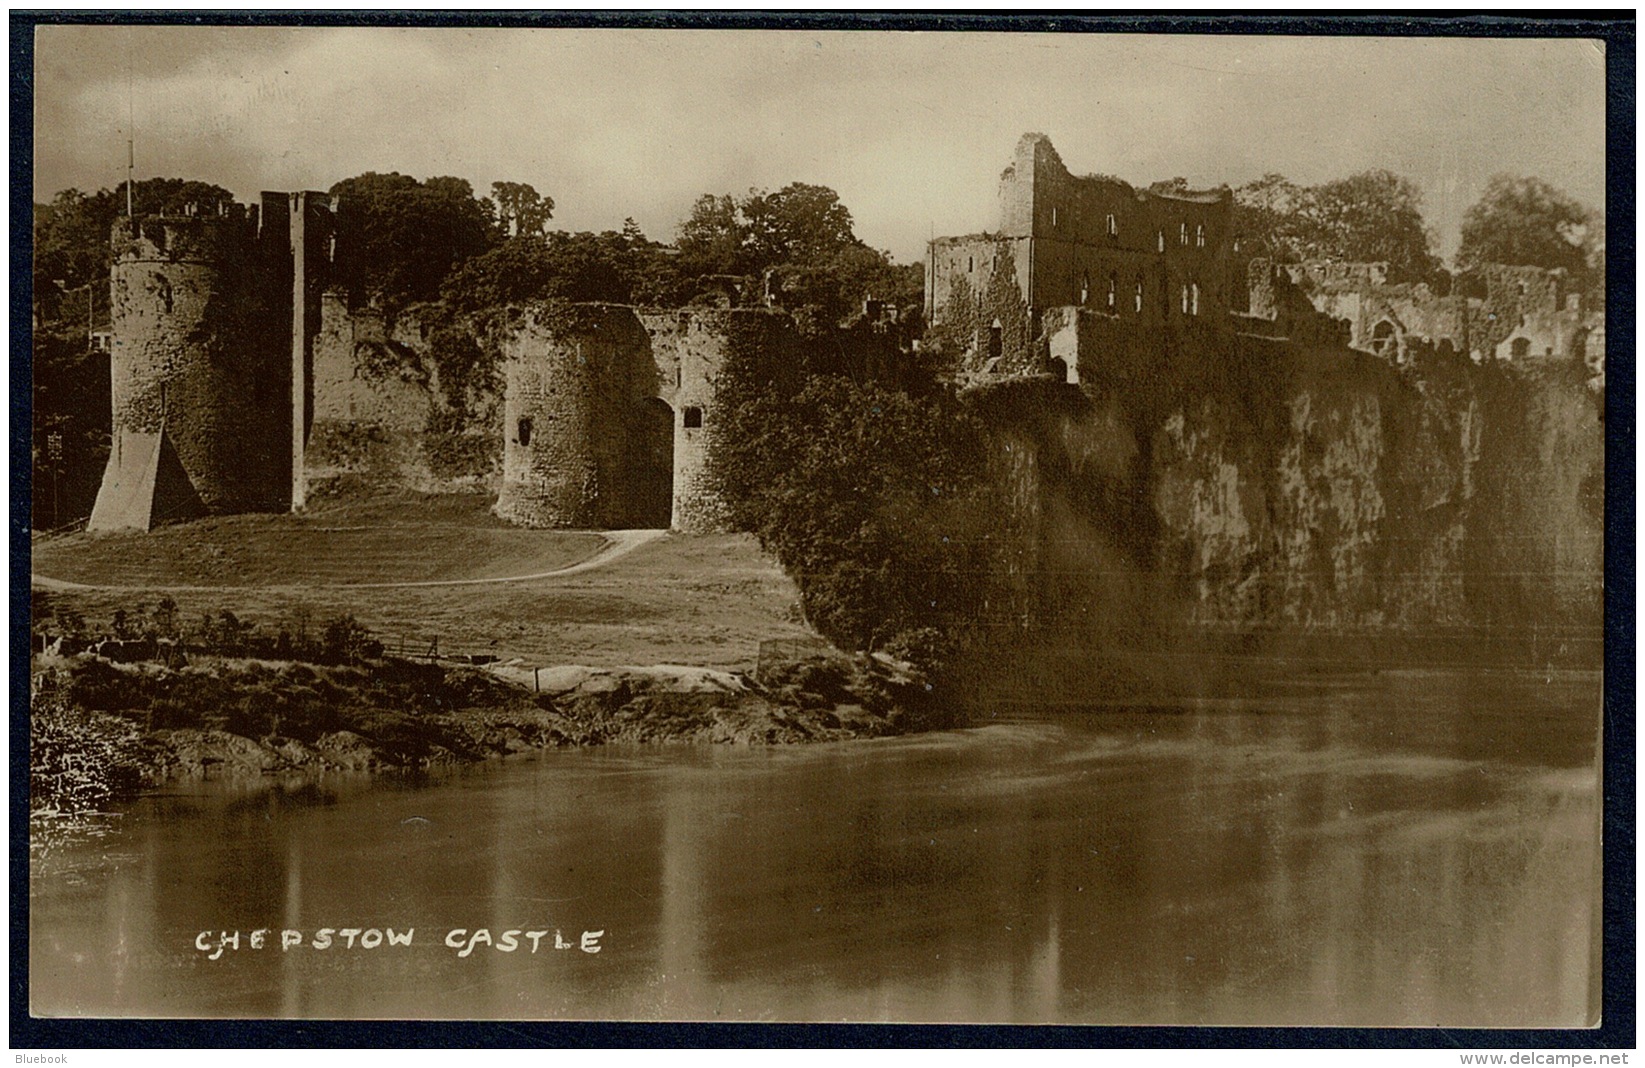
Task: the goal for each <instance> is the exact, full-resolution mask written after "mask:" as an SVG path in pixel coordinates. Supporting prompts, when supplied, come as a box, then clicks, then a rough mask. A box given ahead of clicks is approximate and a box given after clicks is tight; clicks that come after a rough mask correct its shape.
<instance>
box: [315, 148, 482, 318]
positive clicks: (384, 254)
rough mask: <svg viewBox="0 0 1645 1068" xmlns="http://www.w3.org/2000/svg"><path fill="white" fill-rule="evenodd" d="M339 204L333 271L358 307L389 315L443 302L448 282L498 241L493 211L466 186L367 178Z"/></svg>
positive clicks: (356, 181) (352, 181) (339, 192)
mask: <svg viewBox="0 0 1645 1068" xmlns="http://www.w3.org/2000/svg"><path fill="white" fill-rule="evenodd" d="M331 193H332V195H333V196H335V197H337V198H338V219H337V225H338V228H339V230H340V231H341V232H342V233H341V237H340V240H339V241H338V243H337V250H338V256H337V264H336V271H337V274H338V276H339V280H340V281H341V282H342V283H343V284H344V285H345V286H347V288H348V289H349V290H350V292H351V293H352V294H353V296H354V298H355V299H356V300H360V301H375V302H377V303H380V304H382V305H383V306H384V307H387V308H389V309H390V310H393V309H397V308H400V307H403V306H405V305H407V304H411V303H415V302H417V301H426V300H433V299H435V298H436V297H437V296H438V295H439V291H440V285H441V283H442V282H444V281H445V279H446V276H447V275H449V274H450V273H451V272H452V271H453V270H454V269H456V268H457V267H459V266H461V265H462V264H463V263H465V262H467V261H468V260H469V259H471V258H473V257H474V256H477V255H479V254H480V253H482V252H484V251H486V250H487V249H488V248H490V247H491V246H492V244H493V242H494V240H495V231H496V218H495V214H494V212H495V209H494V207H493V205H492V204H491V203H490V202H489V201H483V200H477V199H476V198H475V197H474V189H473V187H472V186H471V185H469V183H468V182H467V181H466V180H464V179H462V178H430V179H428V180H427V181H426V182H419V181H418V180H417V179H415V178H412V177H410V176H408V175H404V174H397V173H396V174H377V173H375V172H367V173H365V174H362V175H359V176H357V177H354V178H347V179H344V180H343V181H341V182H338V183H337V184H336V185H333V186H332V187H331Z"/></svg>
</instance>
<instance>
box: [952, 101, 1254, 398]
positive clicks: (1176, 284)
mask: <svg viewBox="0 0 1645 1068" xmlns="http://www.w3.org/2000/svg"><path fill="white" fill-rule="evenodd" d="M1232 208H1233V194H1232V193H1231V192H1230V191H1229V190H1228V189H1227V188H1226V187H1224V188H1221V189H1215V190H1209V191H1203V192H1193V191H1181V190H1170V189H1166V188H1164V187H1154V188H1149V189H1136V188H1133V187H1132V186H1131V185H1129V184H1127V183H1126V182H1123V181H1121V180H1120V179H1118V178H1110V177H1106V176H1101V175H1091V176H1087V177H1075V176H1073V175H1072V174H1070V173H1069V172H1068V168H1067V167H1065V166H1064V165H1063V162H1062V159H1061V157H1059V156H1058V155H1057V151H1056V149H1055V148H1053V147H1052V145H1051V142H1050V140H1049V139H1048V138H1046V137H1045V136H1044V135H1042V134H1025V135H1024V136H1023V138H1022V139H1021V140H1020V141H1019V142H1018V143H1017V150H1016V155H1015V157H1014V158H1013V160H1012V162H1011V165H1010V166H1009V167H1007V168H1006V169H1005V172H1004V173H1003V174H1002V175H1001V176H1000V185H999V226H998V229H996V230H994V231H992V232H988V233H979V234H972V235H969V236H966V237H944V238H938V239H936V240H935V241H932V242H931V245H930V250H929V253H928V255H927V260H926V286H925V313H926V322H927V323H928V324H930V325H931V326H933V327H935V328H937V329H938V330H939V331H942V332H945V333H947V334H948V335H949V336H952V337H954V338H955V339H956V341H957V342H958V343H959V344H960V345H961V346H963V347H964V348H965V349H966V350H967V352H968V359H967V361H966V363H967V367H968V369H970V370H974V371H976V372H980V373H983V374H1012V373H1022V372H1031V371H1039V370H1044V369H1046V368H1045V361H1046V359H1047V357H1046V355H1045V354H1044V352H1042V351H1041V352H1037V351H1036V342H1038V341H1039V340H1040V339H1041V338H1042V336H1043V335H1047V334H1048V333H1049V334H1055V333H1056V332H1057V330H1058V329H1059V328H1062V327H1065V326H1066V327H1070V328H1071V324H1073V323H1074V322H1075V321H1076V320H1077V318H1078V316H1079V315H1081V314H1086V315H1101V316H1106V317H1108V318H1110V319H1112V320H1114V321H1117V322H1125V323H1128V324H1132V325H1135V326H1139V327H1141V328H1143V329H1149V330H1153V329H1158V328H1160V327H1164V326H1167V325H1170V324H1175V323H1178V322H1180V321H1182V320H1186V319H1206V320H1216V319H1218V318H1226V312H1227V310H1228V307H1229V299H1228V296H1229V294H1228V291H1229V284H1228V283H1229V264H1230V262H1231V255H1232V251H1231V249H1232V245H1233V242H1232V239H1231V233H1230V228H1231V214H1232ZM1048 312H1052V313H1053V314H1052V315H1051V317H1049V318H1048V317H1047V313H1048ZM1070 336H1072V335H1070ZM1057 348H1058V352H1057V353H1056V354H1054V355H1053V356H1051V357H1049V358H1057V359H1062V360H1064V363H1065V366H1066V370H1067V372H1068V373H1069V374H1070V375H1072V376H1073V377H1071V378H1070V381H1078V371H1077V364H1078V360H1079V353H1078V352H1077V351H1074V350H1067V351H1064V350H1065V349H1066V348H1067V346H1066V345H1060V344H1059V345H1057ZM1070 358H1071V359H1072V361H1073V362H1071V363H1070V362H1068V361H1069V360H1070Z"/></svg>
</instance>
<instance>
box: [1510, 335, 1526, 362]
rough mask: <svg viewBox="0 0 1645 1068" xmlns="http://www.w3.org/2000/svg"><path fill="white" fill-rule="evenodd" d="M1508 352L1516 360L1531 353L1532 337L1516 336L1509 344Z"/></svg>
mask: <svg viewBox="0 0 1645 1068" xmlns="http://www.w3.org/2000/svg"><path fill="white" fill-rule="evenodd" d="M1508 354H1509V355H1510V356H1512V357H1513V358H1514V359H1516V360H1519V359H1523V358H1525V357H1526V356H1529V355H1530V354H1531V339H1530V338H1528V337H1516V338H1514V340H1513V342H1512V343H1511V344H1510V345H1509V346H1508Z"/></svg>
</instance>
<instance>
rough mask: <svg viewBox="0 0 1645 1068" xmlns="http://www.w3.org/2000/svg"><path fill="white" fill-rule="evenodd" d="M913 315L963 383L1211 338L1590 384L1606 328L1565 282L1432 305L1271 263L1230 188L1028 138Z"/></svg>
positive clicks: (1462, 295)
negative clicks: (1144, 178)
mask: <svg viewBox="0 0 1645 1068" xmlns="http://www.w3.org/2000/svg"><path fill="white" fill-rule="evenodd" d="M925 313H926V322H927V323H928V324H929V325H930V326H931V327H932V328H933V330H934V332H935V334H936V335H937V336H938V337H947V338H948V339H951V340H952V342H953V343H954V344H955V345H956V346H957V347H958V348H959V349H961V350H962V352H963V354H964V355H963V359H962V361H961V371H962V373H964V374H966V375H968V376H970V377H978V376H981V377H1000V376H1011V375H1019V374H1033V373H1044V372H1048V371H1049V372H1053V373H1057V374H1059V375H1063V376H1065V377H1066V380H1067V381H1070V382H1079V381H1080V377H1081V376H1080V368H1081V365H1082V363H1083V364H1084V365H1085V366H1087V367H1089V366H1090V364H1091V361H1093V360H1100V359H1101V358H1102V351H1103V348H1104V346H1105V345H1109V344H1119V345H1124V344H1129V343H1130V341H1131V339H1133V338H1134V337H1137V336H1151V337H1163V336H1167V335H1175V334H1181V333H1183V332H1200V333H1203V332H1205V331H1208V330H1209V331H1212V332H1236V333H1243V334H1251V335H1254V336H1260V337H1270V338H1284V339H1292V340H1297V341H1301V342H1307V343H1314V342H1325V343H1332V344H1340V345H1342V346H1345V347H1347V348H1351V349H1355V350H1358V351H1361V352H1370V353H1374V354H1376V355H1380V356H1384V357H1387V358H1389V359H1391V360H1394V361H1396V362H1405V361H1406V360H1409V359H1411V358H1413V357H1414V356H1416V355H1418V354H1421V353H1446V352H1449V353H1453V354H1462V355H1467V356H1470V357H1471V358H1472V359H1473V360H1474V361H1475V362H1480V361H1484V360H1514V359H1518V360H1524V359H1536V360H1555V361H1562V362H1564V361H1574V362H1576V363H1585V364H1587V365H1588V367H1589V371H1590V374H1593V375H1602V374H1603V369H1602V365H1603V359H1604V356H1603V352H1604V319H1603V315H1601V314H1598V313H1596V312H1594V311H1592V310H1590V309H1586V308H1584V307H1583V305H1582V300H1581V298H1580V296H1579V295H1578V294H1576V293H1575V292H1574V291H1572V289H1571V287H1570V286H1569V284H1568V282H1567V279H1566V277H1565V275H1564V272H1562V271H1547V270H1542V269H1540V268H1536V267H1510V266H1502V265H1495V264H1493V265H1485V266H1482V267H1480V268H1478V269H1476V270H1473V271H1470V272H1466V273H1464V274H1463V275H1461V276H1459V277H1458V278H1457V279H1456V280H1455V283H1454V285H1453V286H1452V288H1451V292H1449V293H1446V294H1440V293H1436V292H1435V291H1434V290H1433V289H1431V288H1430V287H1429V286H1428V285H1426V284H1421V283H1417V284H1401V285H1389V284H1388V283H1387V264H1381V263H1339V262H1308V263H1294V264H1279V263H1275V262H1273V260H1272V259H1271V258H1269V257H1268V256H1267V254H1266V252H1265V251H1264V250H1262V249H1261V248H1259V247H1256V246H1255V245H1254V244H1253V243H1251V241H1250V240H1249V239H1248V238H1246V237H1243V236H1242V235H1240V234H1238V233H1236V232H1235V231H1234V228H1233V195H1232V193H1231V192H1230V191H1229V190H1228V188H1227V187H1226V186H1224V187H1221V188H1218V189H1214V190H1205V191H1192V190H1183V189H1178V188H1175V187H1172V186H1167V185H1155V186H1150V187H1148V188H1143V189H1139V188H1135V187H1133V186H1131V185H1129V184H1127V183H1126V182H1124V181H1121V180H1120V179H1118V178H1112V177H1108V176H1104V175H1088V176H1083V177H1076V176H1074V175H1072V174H1070V173H1069V171H1068V168H1067V167H1066V166H1064V164H1063V162H1062V159H1061V157H1059V156H1058V155H1057V151H1056V149H1055V148H1054V147H1052V145H1051V142H1050V140H1049V139H1047V138H1046V137H1045V136H1044V135H1042V134H1025V135H1024V136H1023V137H1022V139H1021V140H1020V141H1019V142H1018V143H1017V148H1016V154H1015V156H1014V157H1013V159H1012V161H1011V164H1010V165H1009V166H1008V167H1006V169H1005V171H1004V173H1002V174H1001V176H1000V184H999V220H998V226H997V228H996V229H995V230H993V231H990V232H986V233H978V234H972V235H968V236H965V237H942V238H937V239H936V240H934V241H932V242H931V244H930V247H929V250H928V253H927V258H926V285H925ZM1105 339H1106V340H1105Z"/></svg>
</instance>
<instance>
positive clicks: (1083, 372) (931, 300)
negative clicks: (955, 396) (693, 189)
mask: <svg viewBox="0 0 1645 1068" xmlns="http://www.w3.org/2000/svg"><path fill="white" fill-rule="evenodd" d="M1230 207H1231V205H1230V200H1229V197H1228V194H1227V192H1226V190H1221V191H1216V192H1210V193H1181V192H1176V191H1166V190H1164V189H1158V190H1154V189H1150V190H1138V189H1134V188H1133V187H1131V186H1128V185H1126V184H1125V183H1123V182H1120V181H1118V180H1116V179H1112V178H1105V177H1088V178H1076V177H1072V176H1070V175H1069V174H1068V172H1067V170H1066V168H1065V167H1063V165H1062V163H1061V161H1060V160H1059V159H1058V158H1057V156H1056V154H1055V152H1054V151H1053V150H1052V148H1051V146H1050V144H1049V142H1047V141H1046V140H1045V138H1043V137H1041V136H1038V135H1028V136H1026V137H1024V138H1023V139H1022V141H1021V142H1020V143H1019V144H1018V146H1017V152H1016V157H1015V159H1014V160H1013V161H1012V163H1011V165H1010V166H1009V167H1008V168H1007V169H1006V171H1005V172H1004V174H1003V175H1002V178H1001V182H1000V224H999V229H998V230H997V231H995V232H992V233H986V234H978V235H974V236H970V237H961V238H941V239H938V240H936V241H933V242H932V244H931V247H930V252H929V260H928V263H927V279H926V309H927V315H928V321H929V322H930V323H931V328H930V332H929V333H928V334H927V338H928V340H930V341H933V342H935V343H936V344H938V345H940V346H942V347H943V348H945V349H946V350H947V351H948V353H949V354H950V355H952V356H953V357H954V358H955V361H956V374H957V377H958V378H959V379H960V381H961V382H962V383H964V384H966V385H967V386H969V387H970V388H968V389H967V390H966V391H965V394H964V395H965V396H967V397H969V398H970V399H971V400H972V402H973V403H974V404H975V405H976V406H977V407H978V410H979V411H980V412H981V414H982V416H983V421H984V423H985V424H986V425H987V426H988V427H989V429H990V433H991V435H992V437H993V438H994V446H995V447H994V449H993V459H992V461H991V462H992V463H993V465H994V466H995V468H996V470H995V471H994V474H993V477H994V479H995V480H996V481H997V482H998V483H1000V484H1001V485H1004V486H1006V487H1008V488H1009V492H1008V494H1007V495H1006V497H1007V500H1009V501H1010V502H1011V505H1010V506H1011V508H1012V509H1013V512H1012V514H1011V516H1009V517H1008V519H1007V520H1006V524H1005V525H1006V527H1007V528H1008V529H1009V530H1010V531H1012V535H1011V536H1012V537H1013V538H1014V539H1015V543H1014V547H1013V549H1014V551H1013V554H1012V556H1011V558H1010V560H1011V563H1010V568H1011V570H1012V577H1013V580H1014V581H1016V582H1017V583H1018V589H1017V592H1016V594H1015V595H1014V596H1015V597H1016V598H1017V600H1016V601H1015V605H1016V607H1017V608H1018V609H1020V612H1021V615H1022V616H1023V618H1025V619H1026V618H1031V617H1032V618H1038V619H1041V620H1042V621H1044V622H1047V623H1048V624H1049V625H1051V626H1053V628H1054V627H1055V626H1056V625H1060V624H1061V623H1063V622H1067V621H1069V620H1072V621H1074V623H1073V625H1071V626H1070V628H1069V629H1070V631H1071V632H1073V633H1077V634H1083V633H1086V632H1088V631H1090V630H1091V629H1092V628H1094V627H1099V626H1100V621H1099V622H1098V623H1093V622H1092V620H1091V617H1090V616H1088V615H1087V611H1088V609H1089V608H1090V606H1091V605H1102V606H1104V613H1105V618H1106V617H1112V618H1116V619H1119V620H1121V621H1123V626H1124V629H1126V630H1127V632H1129V633H1145V632H1147V627H1148V626H1150V625H1156V624H1157V625H1161V626H1167V627H1168V626H1170V625H1172V624H1174V623H1177V622H1180V623H1186V624H1189V625H1192V626H1195V627H1198V628H1207V629H1210V630H1216V629H1218V628H1232V629H1236V630H1244V629H1249V628H1258V629H1260V628H1263V627H1273V628H1282V629H1284V630H1285V631H1286V632H1288V633H1294V632H1298V631H1300V632H1304V633H1329V634H1333V635H1341V634H1352V635H1359V634H1367V633H1371V634H1385V633H1387V632H1389V631H1393V632H1406V633H1410V632H1413V628H1417V630H1416V631H1415V632H1417V633H1421V634H1423V635H1425V637H1426V638H1427V639H1429V640H1432V641H1439V640H1441V638H1442V637H1445V638H1449V637H1452V636H1459V637H1460V638H1463V639H1469V638H1473V637H1477V636H1478V635H1479V634H1480V633H1483V632H1484V631H1485V630H1486V629H1489V630H1490V632H1491V633H1493V634H1494V635H1497V636H1498V638H1500V639H1501V640H1503V641H1528V642H1531V643H1532V644H1533V645H1535V644H1537V643H1541V645H1540V648H1542V649H1544V650H1545V651H1548V652H1550V653H1557V654H1558V655H1565V654H1566V653H1568V652H1571V651H1573V650H1580V651H1581V653H1582V655H1584V656H1590V655H1597V653H1596V652H1595V651H1596V650H1597V649H1598V631H1599V627H1598V622H1599V620H1600V618H1601V613H1600V592H1601V590H1602V588H1603V553H1604V447H1603V446H1604V435H1603V431H1602V426H1601V421H1600V420H1601V409H1602V389H1601V387H1602V386H1603V323H1602V318H1601V317H1599V316H1597V315H1594V314H1592V313H1590V312H1588V311H1586V310H1585V309H1583V308H1582V306H1581V302H1580V300H1578V299H1577V298H1576V296H1575V295H1574V294H1572V293H1570V292H1568V291H1567V290H1568V287H1567V286H1566V284H1565V279H1564V277H1563V275H1561V274H1560V273H1559V272H1549V271H1541V270H1538V269H1535V268H1525V267H1484V268H1481V269H1479V270H1477V271H1474V272H1471V273H1469V274H1466V275H1464V276H1462V277H1461V278H1459V279H1457V280H1456V283H1455V285H1454V286H1453V287H1452V290H1451V292H1449V293H1447V294H1444V295H1441V294H1438V293H1435V292H1433V291H1432V290H1430V289H1429V288H1428V287H1427V286H1421V285H1415V286H1391V285H1388V284H1387V280H1386V271H1385V268H1384V266H1383V265H1379V264H1340V263H1331V264H1325V263H1319V264H1282V265H1276V264H1274V263H1273V262H1272V261H1271V260H1270V259H1269V258H1268V257H1267V256H1266V252H1265V250H1260V249H1255V248H1252V247H1249V246H1246V247H1243V248H1242V247H1241V245H1242V240H1241V238H1240V236H1239V235H1237V234H1233V233H1231V232H1230V230H1229V212H1230ZM1072 387H1077V388H1072ZM1059 612H1060V613H1062V615H1060V616H1059V615H1058V613H1059ZM1071 655H1072V656H1074V658H1075V659H1076V660H1077V659H1078V651H1077V650H1074V651H1073V652H1072V653H1071Z"/></svg>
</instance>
